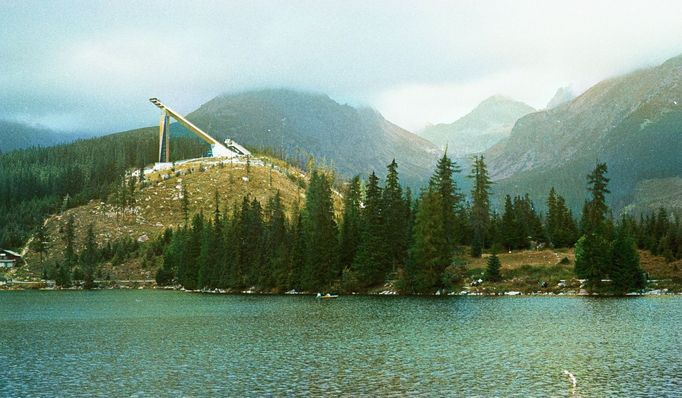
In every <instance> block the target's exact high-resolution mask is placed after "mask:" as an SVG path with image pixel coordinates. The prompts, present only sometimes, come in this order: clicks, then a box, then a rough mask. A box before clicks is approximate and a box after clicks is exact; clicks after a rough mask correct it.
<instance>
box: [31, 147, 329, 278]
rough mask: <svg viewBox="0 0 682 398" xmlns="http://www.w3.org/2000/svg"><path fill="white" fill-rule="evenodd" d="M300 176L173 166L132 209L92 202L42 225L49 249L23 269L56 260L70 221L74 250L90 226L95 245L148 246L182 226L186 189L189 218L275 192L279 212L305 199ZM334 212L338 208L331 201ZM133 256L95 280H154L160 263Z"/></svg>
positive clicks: (156, 175)
mask: <svg viewBox="0 0 682 398" xmlns="http://www.w3.org/2000/svg"><path fill="white" fill-rule="evenodd" d="M306 184H307V182H306V177H305V176H304V174H303V173H302V172H301V170H299V169H297V168H294V167H292V166H289V165H288V164H286V163H284V162H282V161H279V160H277V159H272V158H267V157H264V158H260V159H254V160H253V161H251V162H250V164H249V165H248V167H247V164H246V163H245V162H233V163H230V162H229V161H225V163H223V162H221V161H218V160H215V159H200V160H194V161H189V162H186V163H182V164H177V165H176V167H175V168H174V169H173V170H163V171H157V172H153V173H151V174H148V175H147V176H146V177H145V181H144V182H142V183H138V184H137V189H136V192H135V195H134V196H135V204H134V205H132V206H127V207H125V208H120V207H118V206H116V205H115V204H114V203H113V200H112V198H110V200H106V201H105V200H93V201H90V202H89V203H87V204H85V205H83V206H79V207H76V208H73V209H69V210H66V211H65V212H61V213H59V214H56V215H53V216H51V217H49V218H48V219H47V220H46V221H45V225H46V228H47V231H48V235H49V237H50V238H49V241H50V249H49V251H48V254H47V257H46V258H45V259H44V261H43V263H42V264H41V262H40V256H39V255H38V254H36V253H35V252H32V251H30V250H29V251H27V254H26V261H27V263H28V266H27V267H26V269H25V270H24V271H25V272H28V273H30V274H32V275H34V276H39V275H41V274H42V271H43V268H44V265H49V264H52V263H54V262H55V261H62V259H63V248H64V243H63V241H62V231H63V230H64V225H65V224H66V220H67V219H68V218H69V217H70V216H73V217H74V220H75V230H76V234H75V235H76V245H77V247H76V250H77V251H80V249H81V248H82V246H83V242H84V238H85V234H86V229H87V227H88V225H90V224H92V225H93V229H94V232H95V235H96V237H97V242H98V244H99V245H100V246H102V245H104V244H106V243H107V242H108V243H112V242H118V241H122V240H132V241H137V242H139V243H145V242H147V243H151V242H152V241H153V240H154V239H157V238H158V237H159V236H160V235H162V234H163V232H164V230H165V229H166V228H177V227H180V226H182V225H183V224H184V220H183V213H182V210H181V201H180V199H181V192H182V189H183V187H184V188H185V189H186V190H187V193H188V199H189V204H190V206H189V213H190V219H191V217H192V216H193V215H194V214H196V213H199V212H202V213H203V214H204V215H205V216H207V217H211V216H212V214H213V211H214V209H215V194H216V192H217V193H218V197H219V200H220V206H219V209H220V211H221V212H228V214H230V213H231V212H232V208H233V206H235V205H238V204H240V203H241V201H242V198H243V197H244V196H246V195H248V196H249V197H251V198H256V199H258V200H259V201H260V202H261V203H262V204H265V203H267V200H268V199H269V198H270V197H272V196H273V195H275V193H277V192H279V193H280V195H281V197H282V202H283V204H284V206H285V209H287V210H288V211H291V209H293V208H294V206H298V205H299V203H303V202H304V200H305V197H304V194H305V187H306ZM335 207H336V208H337V209H341V201H340V197H338V196H337V203H336V204H335ZM141 246H142V247H141V248H140V249H139V251H137V252H134V253H130V256H129V257H128V258H127V259H125V261H124V262H123V263H122V264H117V265H112V263H111V262H109V263H107V264H105V265H104V266H103V268H102V271H101V275H100V277H101V278H105V277H107V276H108V277H110V278H112V279H149V278H152V279H153V277H154V273H155V272H156V269H157V268H158V267H159V266H160V265H161V259H160V258H156V257H155V258H153V259H151V261H148V262H143V258H142V257H143V255H144V253H145V247H144V245H141Z"/></svg>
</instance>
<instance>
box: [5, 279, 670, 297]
mask: <svg viewBox="0 0 682 398" xmlns="http://www.w3.org/2000/svg"><path fill="white" fill-rule="evenodd" d="M14 283H17V284H19V286H16V285H14ZM27 285H28V286H27ZM85 290H86V289H84V288H83V287H82V286H72V287H67V288H62V287H56V286H47V285H46V284H45V283H44V282H31V281H14V282H13V283H12V284H4V285H0V292H1V291H85ZM88 290H91V291H101V290H167V291H177V292H183V293H194V294H207V295H215V294H218V295H235V296H315V295H316V294H317V292H298V291H295V290H290V291H288V292H268V291H259V290H255V289H253V288H252V289H247V290H237V289H199V290H187V289H185V288H183V287H181V286H157V285H155V284H153V285H152V284H142V285H133V286H129V285H115V286H102V287H97V288H94V289H88ZM339 296H341V297H343V296H397V297H455V296H459V297H469V296H471V297H605V298H608V297H611V298H622V297H647V296H682V291H674V290H670V289H667V288H663V289H647V290H646V291H642V292H632V293H627V294H625V295H613V294H599V293H589V292H587V291H578V292H576V291H575V290H566V291H559V292H541V291H536V292H530V293H528V292H521V291H515V290H510V291H495V292H486V291H468V290H461V291H459V292H443V291H441V290H439V291H437V292H435V293H432V294H427V293H419V294H401V293H398V292H396V291H393V290H382V291H374V292H363V293H359V292H352V293H341V294H339Z"/></svg>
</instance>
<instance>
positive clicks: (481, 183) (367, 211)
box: [157, 155, 682, 293]
mask: <svg viewBox="0 0 682 398" xmlns="http://www.w3.org/2000/svg"><path fill="white" fill-rule="evenodd" d="M606 171H607V170H606V165H605V164H599V165H597V167H596V169H595V170H594V171H593V172H592V173H591V174H590V175H589V176H588V186H589V193H590V198H589V200H588V201H586V202H585V206H584V209H583V215H582V218H581V220H580V222H577V221H576V220H574V218H573V216H572V214H571V212H570V210H569V209H568V208H567V207H566V205H565V201H564V199H563V198H562V197H561V196H560V195H559V194H558V193H557V192H556V191H555V190H554V189H552V190H551V191H550V192H549V193H548V198H547V208H548V211H547V214H543V215H541V214H538V213H537V212H536V210H535V207H534V204H533V203H532V201H530V200H529V199H528V197H527V196H519V197H515V198H511V197H509V196H507V197H506V198H505V208H504V210H503V212H502V214H498V213H497V212H495V211H493V210H492V209H491V208H490V186H491V182H490V179H489V178H488V176H487V171H486V165H485V162H484V159H483V157H477V158H475V159H474V167H473V169H472V172H471V175H470V176H469V178H471V179H472V180H473V189H472V191H471V194H470V197H471V200H470V201H465V199H464V198H465V196H464V194H463V193H462V192H460V190H459V189H458V187H457V186H456V184H455V182H454V179H453V175H454V174H455V173H458V172H459V168H458V167H457V165H456V164H455V163H454V162H452V161H451V160H450V159H449V158H448V157H447V155H445V156H443V157H442V158H441V159H440V161H439V162H438V165H437V167H436V170H435V172H434V174H433V176H432V178H431V180H430V182H429V184H428V186H427V187H425V188H424V189H422V191H421V192H420V193H419V194H418V195H417V197H416V198H413V197H412V193H411V191H410V190H409V189H403V188H402V186H401V184H400V181H399V178H398V166H397V164H396V162H395V161H393V162H392V163H391V164H390V165H388V170H387V175H386V178H385V182H384V184H383V186H382V184H381V183H380V180H379V178H378V177H377V176H376V174H375V173H371V174H370V175H369V177H368V179H367V181H365V182H364V184H363V183H362V181H360V178H359V177H355V178H353V179H352V180H351V181H349V182H348V183H347V184H346V189H345V193H344V208H343V216H342V217H341V218H340V220H338V222H337V219H336V217H335V216H334V209H333V206H332V203H333V202H332V186H331V181H330V179H329V177H328V176H327V175H326V174H325V173H324V172H322V171H319V170H314V171H313V172H312V175H311V179H310V183H309V185H308V188H307V194H306V201H305V204H304V206H303V207H302V208H301V209H299V208H295V209H293V212H292V213H293V216H292V217H290V218H287V217H286V216H285V209H283V207H282V204H281V201H280V199H279V195H275V196H273V197H272V198H271V199H270V200H269V201H268V203H266V204H265V205H264V206H263V205H261V203H259V202H258V201H256V200H253V199H250V198H249V197H244V199H243V201H242V204H241V206H239V207H235V208H233V209H230V210H229V211H228V210H224V209H222V210H221V207H220V198H219V197H218V196H217V195H216V197H215V210H214V212H213V214H212V215H210V216H205V215H202V214H197V215H196V216H195V217H194V218H193V219H192V220H191V221H190V220H186V222H185V226H184V227H182V228H179V229H177V230H175V231H170V230H169V231H167V232H166V234H165V235H164V237H163V240H164V241H165V242H167V244H166V246H165V248H164V249H163V259H164V263H163V266H162V268H161V269H160V270H159V272H158V275H157V282H158V283H159V284H176V283H177V284H180V285H182V286H183V287H185V288H186V289H214V288H234V289H239V290H242V289H249V288H255V289H256V290H261V291H284V290H289V289H295V290H297V291H316V290H323V289H338V290H343V291H363V290H365V289H367V288H369V287H371V286H376V285H379V284H382V283H384V282H386V281H388V280H396V281H397V287H398V289H399V290H401V291H402V292H404V293H422V292H433V291H435V290H436V289H442V288H456V287H457V286H458V285H461V283H462V282H463V278H464V276H465V270H464V268H463V266H462V265H461V264H462V261H461V259H462V258H463V257H464V256H474V257H476V256H481V253H482V251H483V250H487V251H492V252H493V255H492V256H491V257H490V260H489V261H488V263H489V267H488V271H487V275H486V279H487V280H490V281H496V280H499V279H500V278H501V277H502V275H501V274H500V271H499V270H500V264H499V259H498V258H497V257H496V256H495V255H494V253H495V252H499V251H501V250H512V249H527V248H532V247H542V246H545V245H549V246H552V247H568V246H573V245H575V246H576V265H575V271H576V275H577V277H580V278H584V279H588V286H589V287H590V288H591V289H593V290H595V291H597V290H598V291H608V292H613V293H625V292H627V291H630V290H635V289H640V288H642V287H643V283H644V282H645V279H644V274H643V272H642V270H641V268H640V265H639V254H638V252H637V250H636V249H637V247H636V244H639V245H640V247H643V248H647V249H651V248H652V247H653V246H655V248H654V249H653V250H654V251H655V252H661V251H665V252H666V255H667V256H668V257H669V258H670V259H673V258H679V257H680V256H681V255H682V250H680V249H681V248H682V246H681V245H680V239H679V238H680V237H681V236H682V235H680V232H681V229H680V224H679V222H678V221H674V222H673V221H672V218H671V217H668V215H667V214H666V213H665V212H664V211H661V212H659V214H658V215H657V216H656V217H646V218H642V219H640V220H639V221H636V220H634V219H632V218H628V217H625V218H623V219H621V220H619V221H618V222H614V220H613V218H612V217H611V216H610V213H609V209H608V207H607V205H606V200H605V198H606V194H607V193H608V189H607V183H608V178H606ZM654 242H655V243H654ZM467 250H468V252H467ZM609 278H610V279H611V280H612V283H602V280H604V279H609Z"/></svg>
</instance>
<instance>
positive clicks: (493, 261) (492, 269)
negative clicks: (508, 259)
mask: <svg viewBox="0 0 682 398" xmlns="http://www.w3.org/2000/svg"><path fill="white" fill-rule="evenodd" d="M500 268H502V264H501V263H500V259H499V257H497V254H495V252H493V253H492V254H491V255H490V257H488V262H487V267H486V269H485V277H486V280H488V281H491V282H498V281H500V280H502V275H501V274H500Z"/></svg>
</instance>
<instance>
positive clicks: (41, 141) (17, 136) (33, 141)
mask: <svg viewBox="0 0 682 398" xmlns="http://www.w3.org/2000/svg"><path fill="white" fill-rule="evenodd" d="M85 136H86V135H85V134H70V133H60V132H56V131H53V130H49V129H46V128H40V127H32V126H29V125H26V124H22V123H16V122H10V121H7V120H0V153H5V152H9V151H13V150H15V149H22V148H29V147H32V146H52V145H56V144H61V143H64V142H69V141H73V140H76V139H78V138H84V137H85Z"/></svg>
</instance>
